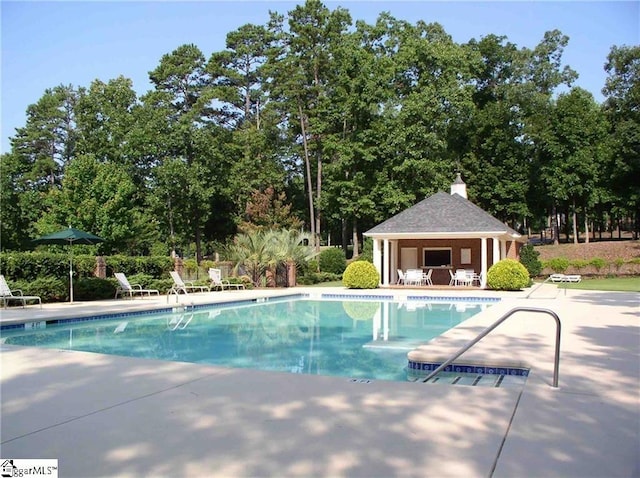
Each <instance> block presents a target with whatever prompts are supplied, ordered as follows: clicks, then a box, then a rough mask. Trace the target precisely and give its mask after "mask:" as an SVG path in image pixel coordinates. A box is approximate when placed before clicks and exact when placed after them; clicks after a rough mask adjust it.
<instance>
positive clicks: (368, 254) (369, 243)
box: [356, 237, 373, 263]
mask: <svg viewBox="0 0 640 478" xmlns="http://www.w3.org/2000/svg"><path fill="white" fill-rule="evenodd" d="M356 260H358V261H367V262H371V263H373V239H371V238H370V237H367V238H365V240H364V244H363V245H362V253H361V254H360V255H359V256H358V257H357V258H356Z"/></svg>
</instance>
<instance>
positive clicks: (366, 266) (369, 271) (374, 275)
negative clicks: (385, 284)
mask: <svg viewBox="0 0 640 478" xmlns="http://www.w3.org/2000/svg"><path fill="white" fill-rule="evenodd" d="M379 283H380V275H379V274H378V271H377V269H376V267H375V266H374V265H373V264H372V263H371V262H367V261H355V262H352V263H351V264H349V265H348V266H347V268H346V269H345V271H344V274H343V275H342V284H343V285H344V286H345V287H346V288H347V289H376V288H377V287H378V284H379Z"/></svg>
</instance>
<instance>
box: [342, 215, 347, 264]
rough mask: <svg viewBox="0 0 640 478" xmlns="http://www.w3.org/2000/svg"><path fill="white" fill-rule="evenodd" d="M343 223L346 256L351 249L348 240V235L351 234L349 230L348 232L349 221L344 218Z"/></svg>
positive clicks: (343, 242)
mask: <svg viewBox="0 0 640 478" xmlns="http://www.w3.org/2000/svg"><path fill="white" fill-rule="evenodd" d="M341 222H342V250H343V251H345V254H346V253H347V250H348V249H349V241H348V240H347V235H348V233H349V230H348V224H347V220H346V219H344V218H343V219H342V221H341ZM347 259H348V258H347Z"/></svg>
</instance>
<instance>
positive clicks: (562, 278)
mask: <svg viewBox="0 0 640 478" xmlns="http://www.w3.org/2000/svg"><path fill="white" fill-rule="evenodd" d="M565 277H567V276H565V275H564V274H551V275H550V276H549V280H550V281H551V282H566V279H565Z"/></svg>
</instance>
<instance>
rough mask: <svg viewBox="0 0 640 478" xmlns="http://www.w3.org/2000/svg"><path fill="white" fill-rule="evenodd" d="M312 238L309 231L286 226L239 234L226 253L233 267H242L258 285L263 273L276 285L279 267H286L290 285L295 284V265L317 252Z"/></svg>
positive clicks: (271, 284)
mask: <svg viewBox="0 0 640 478" xmlns="http://www.w3.org/2000/svg"><path fill="white" fill-rule="evenodd" d="M310 239H311V236H310V235H309V234H308V233H304V232H300V231H295V230H290V231H288V230H286V229H283V230H279V231H274V230H267V231H256V232H252V233H249V234H238V235H237V236H236V238H235V240H234V243H233V244H232V245H231V246H230V247H229V248H228V249H227V254H228V256H229V259H231V260H232V261H234V262H235V266H234V269H235V270H236V271H237V270H238V269H239V268H240V267H243V268H244V270H245V271H246V273H247V274H248V275H249V276H250V277H251V280H252V282H253V284H254V286H256V287H259V286H260V285H261V281H262V278H263V277H264V276H266V277H267V283H268V285H269V286H275V285H276V284H275V277H276V270H277V269H278V267H279V266H286V267H287V285H288V286H293V285H295V270H296V267H297V266H298V265H300V264H302V263H303V262H305V261H308V260H309V259H311V258H313V257H314V256H315V255H316V252H315V251H314V248H313V246H310V245H309V243H310Z"/></svg>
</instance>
